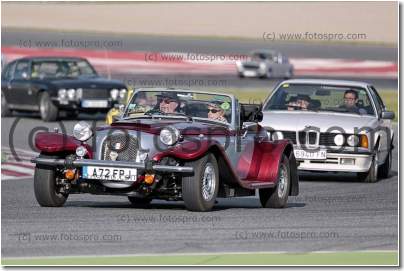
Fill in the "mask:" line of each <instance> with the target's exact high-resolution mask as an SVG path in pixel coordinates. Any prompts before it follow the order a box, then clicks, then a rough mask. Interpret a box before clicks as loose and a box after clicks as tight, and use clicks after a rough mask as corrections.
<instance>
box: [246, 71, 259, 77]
mask: <svg viewBox="0 0 404 271" xmlns="http://www.w3.org/2000/svg"><path fill="white" fill-rule="evenodd" d="M244 76H245V77H256V76H257V72H255V71H244Z"/></svg>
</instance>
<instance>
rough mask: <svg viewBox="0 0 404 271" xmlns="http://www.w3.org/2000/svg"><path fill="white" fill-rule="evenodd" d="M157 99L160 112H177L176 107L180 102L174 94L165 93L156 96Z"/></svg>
mask: <svg viewBox="0 0 404 271" xmlns="http://www.w3.org/2000/svg"><path fill="white" fill-rule="evenodd" d="M157 97H158V98H159V101H160V104H159V108H160V111H161V112H163V113H166V114H170V113H176V112H178V105H179V104H180V102H179V99H178V96H177V94H176V93H173V92H166V93H162V94H160V95H157Z"/></svg>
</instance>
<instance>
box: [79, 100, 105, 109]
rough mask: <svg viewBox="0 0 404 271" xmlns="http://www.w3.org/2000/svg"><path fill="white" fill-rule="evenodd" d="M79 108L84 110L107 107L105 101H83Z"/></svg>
mask: <svg viewBox="0 0 404 271" xmlns="http://www.w3.org/2000/svg"><path fill="white" fill-rule="evenodd" d="M81 106H82V107H85V108H106V107H108V101H107V100H83V101H82V102H81Z"/></svg>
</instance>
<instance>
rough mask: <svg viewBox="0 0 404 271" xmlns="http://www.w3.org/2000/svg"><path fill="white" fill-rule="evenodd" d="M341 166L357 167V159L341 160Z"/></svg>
mask: <svg viewBox="0 0 404 271" xmlns="http://www.w3.org/2000/svg"><path fill="white" fill-rule="evenodd" d="M341 165H351V166H353V165H355V159H354V158H341Z"/></svg>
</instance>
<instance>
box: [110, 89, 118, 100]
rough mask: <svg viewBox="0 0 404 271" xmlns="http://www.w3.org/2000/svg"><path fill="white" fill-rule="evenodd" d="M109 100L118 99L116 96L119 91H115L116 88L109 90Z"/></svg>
mask: <svg viewBox="0 0 404 271" xmlns="http://www.w3.org/2000/svg"><path fill="white" fill-rule="evenodd" d="M110 94H111V98H112V100H116V99H118V95H119V90H117V89H116V88H113V89H111V92H110Z"/></svg>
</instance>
